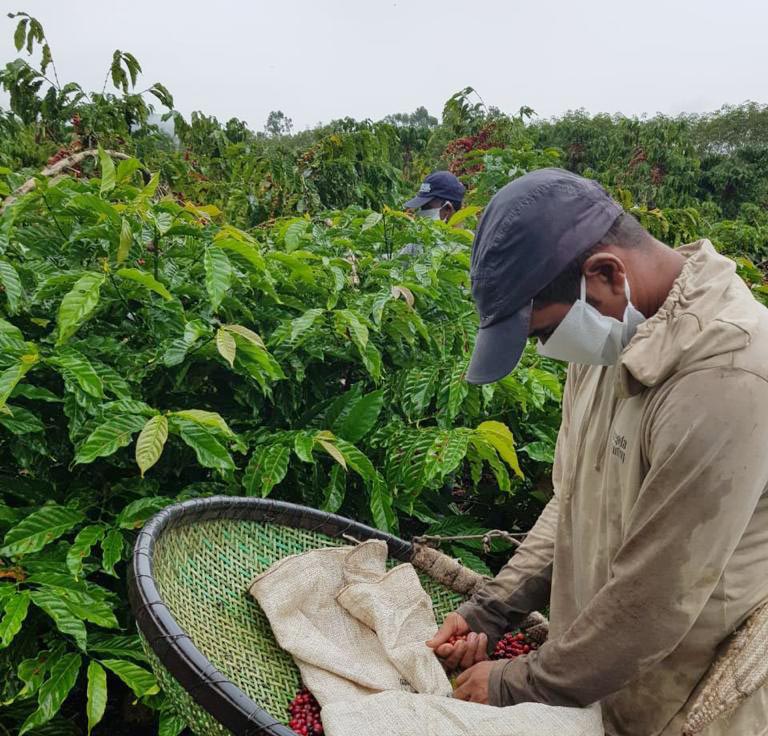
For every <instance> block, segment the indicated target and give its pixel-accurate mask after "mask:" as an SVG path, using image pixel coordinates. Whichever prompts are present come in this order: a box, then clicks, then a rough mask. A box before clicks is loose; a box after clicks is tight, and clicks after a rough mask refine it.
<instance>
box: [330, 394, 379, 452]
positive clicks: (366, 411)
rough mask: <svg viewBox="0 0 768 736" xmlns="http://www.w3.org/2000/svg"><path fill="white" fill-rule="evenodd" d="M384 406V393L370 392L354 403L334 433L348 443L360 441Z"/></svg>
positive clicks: (336, 426)
mask: <svg viewBox="0 0 768 736" xmlns="http://www.w3.org/2000/svg"><path fill="white" fill-rule="evenodd" d="M383 406H384V392H383V391H372V392H371V393H369V394H366V395H365V396H363V397H362V398H361V399H359V400H358V401H356V402H355V403H354V404H353V405H352V406H351V407H350V409H349V411H348V412H347V413H346V415H345V416H344V418H343V420H342V421H341V422H339V424H337V425H335V426H334V432H335V433H336V434H337V435H339V436H340V437H343V438H344V439H345V440H348V441H349V442H357V441H358V440H361V439H362V438H363V437H365V435H367V434H368V432H370V431H371V429H373V427H374V425H375V424H376V421H377V420H378V418H379V414H380V413H381V409H382V407H383Z"/></svg>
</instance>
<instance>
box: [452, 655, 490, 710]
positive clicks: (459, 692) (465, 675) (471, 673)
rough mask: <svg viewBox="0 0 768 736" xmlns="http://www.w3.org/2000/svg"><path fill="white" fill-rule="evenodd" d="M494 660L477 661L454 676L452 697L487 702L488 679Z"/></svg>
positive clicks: (471, 701)
mask: <svg viewBox="0 0 768 736" xmlns="http://www.w3.org/2000/svg"><path fill="white" fill-rule="evenodd" d="M495 666H496V662H478V663H477V664H476V665H474V666H472V667H470V668H469V669H468V670H464V672H462V673H461V674H460V675H459V676H458V677H457V678H456V689H455V690H454V691H453V697H454V698H457V699H458V700H466V701H468V702H470V703H485V704H487V703H488V681H489V680H490V679H491V670H492V669H493V668H494V667H495Z"/></svg>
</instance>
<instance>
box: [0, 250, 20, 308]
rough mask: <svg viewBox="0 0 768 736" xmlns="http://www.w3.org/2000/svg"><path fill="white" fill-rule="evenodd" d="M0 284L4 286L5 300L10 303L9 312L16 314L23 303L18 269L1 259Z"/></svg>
mask: <svg viewBox="0 0 768 736" xmlns="http://www.w3.org/2000/svg"><path fill="white" fill-rule="evenodd" d="M0 284H2V286H3V291H4V292H5V298H6V300H7V301H8V312H9V313H10V314H16V313H17V312H18V311H19V304H20V302H21V295H22V286H21V279H19V274H18V273H17V272H16V269H15V268H14V267H13V266H12V265H11V264H10V263H9V262H8V261H6V260H5V259H2V258H0Z"/></svg>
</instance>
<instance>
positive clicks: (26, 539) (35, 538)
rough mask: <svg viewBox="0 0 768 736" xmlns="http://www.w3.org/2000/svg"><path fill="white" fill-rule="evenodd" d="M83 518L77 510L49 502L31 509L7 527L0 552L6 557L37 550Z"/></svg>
mask: <svg viewBox="0 0 768 736" xmlns="http://www.w3.org/2000/svg"><path fill="white" fill-rule="evenodd" d="M82 520H83V515H82V514H81V513H80V512H79V511H75V510H74V509H70V508H67V507H66V506H58V505H56V504H50V505H47V506H43V507H42V508H40V509H38V510H37V511H33V512H32V513H31V514H29V516H26V517H25V518H24V519H22V521H20V522H19V523H18V524H17V525H16V526H14V527H13V528H11V529H9V530H8V532H7V533H6V535H5V539H4V540H3V547H2V549H0V554H2V555H5V556H6V557H15V556H17V555H23V554H29V553H30V552H38V551H39V550H41V549H42V548H43V547H45V545H47V544H49V543H50V542H52V541H53V540H54V539H58V538H59V537H60V536H61V535H62V534H66V533H67V532H68V531H70V529H72V528H73V527H75V526H76V525H77V524H79V523H80V522H81V521H82Z"/></svg>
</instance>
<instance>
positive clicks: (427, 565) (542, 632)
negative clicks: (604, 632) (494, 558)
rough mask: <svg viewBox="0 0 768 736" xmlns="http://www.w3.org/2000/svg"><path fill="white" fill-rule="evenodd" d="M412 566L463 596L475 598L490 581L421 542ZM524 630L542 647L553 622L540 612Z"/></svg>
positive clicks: (416, 545) (531, 616) (527, 621)
mask: <svg viewBox="0 0 768 736" xmlns="http://www.w3.org/2000/svg"><path fill="white" fill-rule="evenodd" d="M411 564H412V565H413V566H414V567H415V568H416V569H417V570H421V571H422V572H424V573H426V574H427V575H429V576H430V577H431V578H433V579H434V580H436V581H437V582H438V583H440V584H442V585H444V586H445V587H446V588H450V589H451V590H453V591H455V592H456V593H460V594H461V595H466V596H470V595H472V594H473V593H474V592H475V591H476V590H477V589H478V588H480V587H481V586H482V585H483V584H484V583H485V582H486V581H487V580H490V578H488V577H487V576H485V575H481V574H480V573H479V572H475V571H474V570H470V569H469V568H468V567H465V566H464V565H462V564H461V563H460V562H459V561H458V560H455V559H454V558H453V557H449V556H448V555H446V554H445V553H444V552H441V551H440V550H437V549H434V548H433V547H428V546H427V545H426V544H420V543H419V542H414V543H413V557H411ZM520 628H521V629H522V630H523V631H525V633H526V634H527V635H528V636H529V637H530V638H531V639H533V640H534V641H536V642H538V643H539V644H542V643H544V642H545V641H546V639H547V636H548V634H549V622H548V621H547V618H546V616H543V615H542V614H541V613H539V612H538V611H534V612H533V613H531V614H529V615H528V616H527V617H526V618H525V620H524V621H523V622H522V623H521V624H520Z"/></svg>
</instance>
